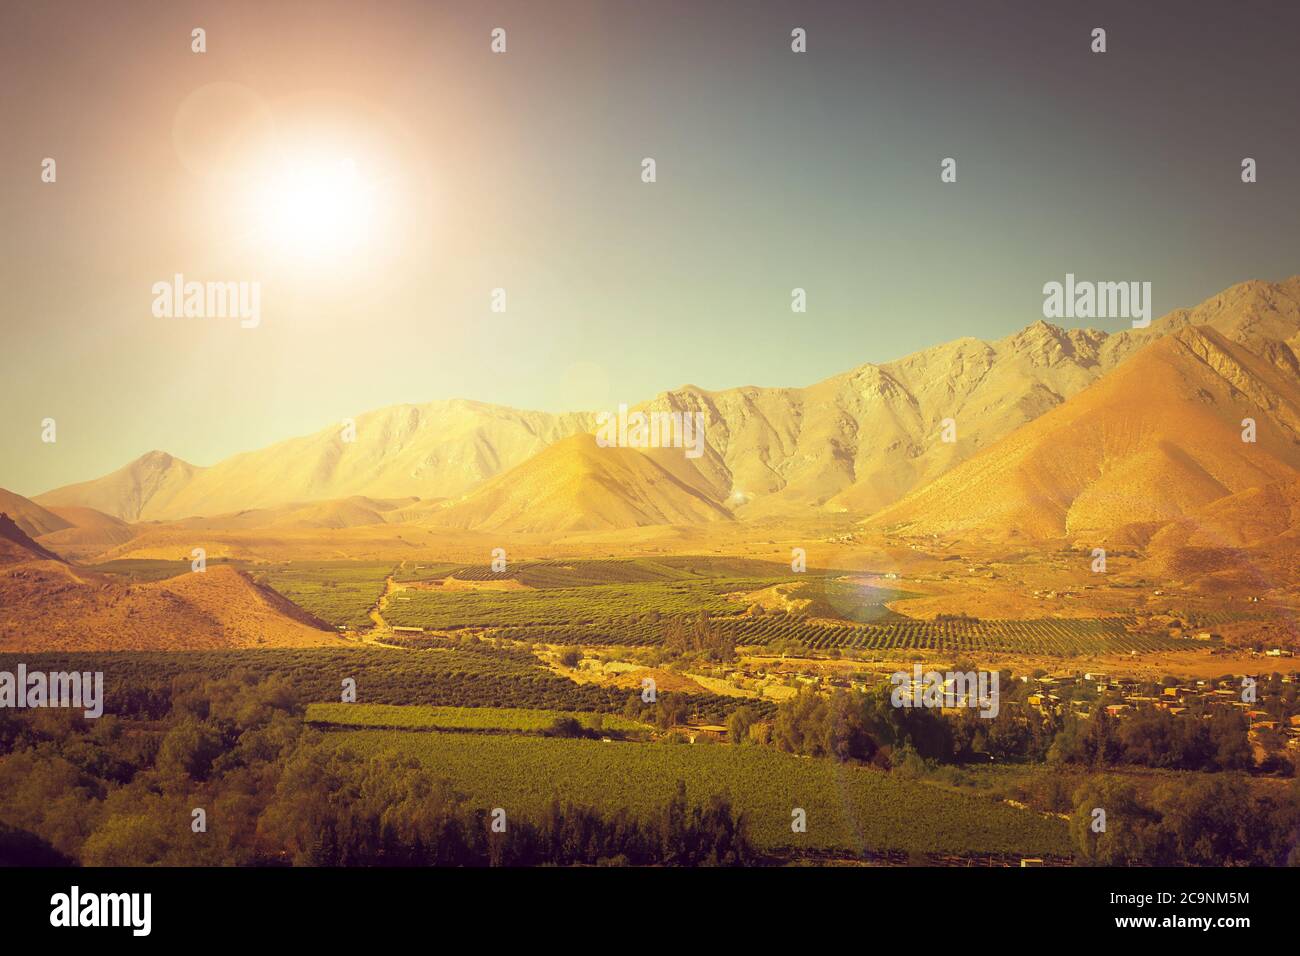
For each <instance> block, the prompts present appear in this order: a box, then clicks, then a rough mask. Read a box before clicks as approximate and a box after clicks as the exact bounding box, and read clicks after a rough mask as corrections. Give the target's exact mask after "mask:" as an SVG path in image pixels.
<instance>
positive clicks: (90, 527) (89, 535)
mask: <svg viewBox="0 0 1300 956" xmlns="http://www.w3.org/2000/svg"><path fill="white" fill-rule="evenodd" d="M49 510H50V511H51V512H52V513H53V514H55V515H58V517H60V518H62V519H63V520H64V521H66V522H68V524H69V525H70V527H67V528H63V529H61V530H59V531H51V532H49V533H48V534H44V535H41V538H40V542H41V544H43V545H46V546H48V547H50V548H53V549H54V550H55V551H57V552H58V553H59V554H61V555H63V556H64V557H65V558H69V559H70V560H73V561H80V560H83V559H85V558H89V557H93V556H95V555H99V554H102V553H104V552H105V551H107V550H109V549H110V548H115V547H118V546H120V545H122V544H125V543H126V542H128V541H130V540H131V539H132V538H134V537H135V536H136V534H137V533H138V531H137V529H136V528H135V527H134V526H132V525H129V524H127V523H126V522H125V521H123V520H122V519H120V518H114V517H113V516H112V515H106V514H104V513H103V512H102V511H96V510H95V509H94V508H80V507H76V506H67V507H59V508H51V509H49Z"/></svg>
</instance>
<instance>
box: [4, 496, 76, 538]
mask: <svg viewBox="0 0 1300 956" xmlns="http://www.w3.org/2000/svg"><path fill="white" fill-rule="evenodd" d="M0 511H3V512H4V513H5V514H7V515H8V516H9V517H10V518H12V519H13V522H14V524H16V525H17V526H18V527H19V528H21V529H22V531H23V534H26V535H28V536H30V537H33V538H39V537H40V536H41V535H43V534H49V533H50V532H51V531H60V530H62V529H64V528H70V527H72V525H71V523H70V522H68V521H66V520H65V519H63V518H61V517H59V516H58V515H57V514H55V513H54V512H52V511H50V510H48V509H46V508H42V507H41V506H40V505H38V504H37V503H36V502H34V501H32V500H31V499H29V498H24V497H23V496H22V495H19V494H15V493H14V492H12V491H6V490H5V489H3V488H0Z"/></svg>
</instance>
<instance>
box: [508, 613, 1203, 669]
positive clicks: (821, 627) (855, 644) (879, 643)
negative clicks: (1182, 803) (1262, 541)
mask: <svg viewBox="0 0 1300 956" xmlns="http://www.w3.org/2000/svg"><path fill="white" fill-rule="evenodd" d="M668 623H669V622H668V620H667V619H666V618H658V619H654V618H649V617H646V616H642V617H640V618H626V619H624V620H621V621H608V622H598V623H593V624H586V625H574V624H537V625H528V626H512V627H500V628H491V629H488V631H487V633H490V634H491V635H492V636H494V637H499V638H505V639H508V640H514V641H523V642H529V643H539V644H575V645H588V646H592V645H607V646H623V647H648V646H652V645H655V644H659V643H661V642H662V641H663V636H664V631H665V629H666V628H667V627H668ZM1124 624H1125V622H1124V621H1123V620H1122V619H1095V620H1089V619H1074V620H1065V619H1062V620H1056V619H1051V618H1044V619H1041V620H1030V621H979V622H970V623H954V622H934V621H915V620H911V619H908V618H904V617H899V616H894V617H893V618H891V619H887V620H884V621H882V622H880V623H876V624H869V625H863V624H852V623H847V622H846V623H844V624H832V623H821V622H812V621H808V620H806V619H803V618H801V617H798V616H795V615H789V614H767V615H763V616H759V617H749V616H732V617H715V618H713V619H712V625H713V626H714V627H715V628H717V629H718V630H720V631H722V632H723V633H724V634H726V635H727V636H729V637H730V638H731V639H732V640H733V641H734V642H735V643H736V645H737V647H752V648H758V647H764V646H767V645H771V644H789V643H791V642H794V643H797V644H798V645H801V646H802V647H805V648H807V649H808V650H810V651H830V650H835V649H838V650H841V651H844V650H854V651H864V652H874V651H879V652H882V653H899V652H908V651H927V650H928V651H951V652H954V653H963V652H979V651H987V652H1001V653H1020V654H1041V655H1050V656H1057V657H1065V658H1068V657H1072V656H1077V655H1084V654H1103V653H1121V654H1122V653H1128V652H1129V651H1137V652H1138V653H1147V652H1151V651H1160V650H1188V649H1191V648H1195V647H1204V646H1205V642H1203V641H1194V640H1192V639H1190V638H1178V637H1169V636H1167V635H1157V634H1142V633H1131V632H1129V631H1128V630H1127V629H1126V628H1125V627H1124Z"/></svg>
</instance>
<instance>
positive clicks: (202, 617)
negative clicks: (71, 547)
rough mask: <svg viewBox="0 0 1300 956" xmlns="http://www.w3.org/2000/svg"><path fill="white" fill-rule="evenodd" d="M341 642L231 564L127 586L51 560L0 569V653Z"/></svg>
mask: <svg viewBox="0 0 1300 956" xmlns="http://www.w3.org/2000/svg"><path fill="white" fill-rule="evenodd" d="M340 642H341V639H340V638H339V637H338V636H337V635H336V634H335V633H334V632H333V631H331V630H330V629H329V628H328V627H327V626H326V625H324V624H322V623H321V622H319V621H316V620H315V619H314V618H312V617H311V616H310V615H308V614H307V613H306V612H304V611H302V610H301V609H300V608H298V607H297V606H295V605H293V604H291V603H290V602H289V601H287V600H285V599H284V598H283V597H281V596H280V595H278V594H276V593H275V592H274V591H271V590H270V589H268V588H264V587H261V586H260V585H258V584H256V583H255V582H253V581H252V580H251V579H250V578H249V577H248V576H247V575H246V574H244V573H243V572H241V571H237V570H235V569H234V568H230V567H225V566H212V567H209V568H208V569H207V571H205V572H203V573H188V574H183V575H181V576H179V577H176V578H171V579H169V580H165V581H155V582H151V583H148V584H129V583H125V582H122V581H120V580H118V579H114V578H112V577H110V576H107V575H102V574H96V573H94V572H90V571H86V570H84V569H79V568H75V567H72V566H69V565H67V564H62V563H57V562H54V561H27V562H23V563H19V564H8V565H5V566H3V567H0V649H3V650H7V651H14V650H20V651H42V650H61V651H66V650H78V651H87V650H103V651H108V650H202V649H217V648H236V647H313V646H320V645H335V644H338V643H340Z"/></svg>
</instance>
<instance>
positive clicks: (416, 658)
mask: <svg viewBox="0 0 1300 956" xmlns="http://www.w3.org/2000/svg"><path fill="white" fill-rule="evenodd" d="M19 662H22V663H25V664H26V665H27V667H28V668H29V669H30V670H33V671H35V670H42V671H68V670H82V671H85V670H89V671H92V672H93V671H102V672H103V674H104V695H105V702H106V703H105V712H106V713H111V714H117V715H121V716H144V717H158V716H162V715H163V714H165V713H166V712H167V710H168V708H169V706H170V704H169V700H170V694H171V689H172V686H173V682H174V681H175V680H176V679H177V678H178V677H183V676H198V677H208V678H224V677H228V676H230V675H231V674H232V673H234V672H236V671H246V672H251V673H253V674H256V675H257V676H258V677H261V678H267V677H273V676H274V677H280V678H282V679H283V680H284V681H285V682H286V683H287V684H288V686H289V687H290V688H292V690H293V691H294V692H295V694H296V695H297V696H298V698H299V699H300V700H302V701H303V702H304V703H306V702H324V701H338V700H339V699H340V695H341V688H342V681H343V679H344V678H348V677H350V678H353V679H354V680H356V682H357V702H358V705H360V704H426V705H434V706H440V707H507V708H516V707H521V708H528V709H536V710H554V711H562V712H565V713H569V712H573V711H587V712H591V713H597V712H598V713H605V714H614V713H619V712H621V711H622V710H623V708H624V706H625V705H626V704H627V702H628V699H629V698H631V697H636V698H638V699H639V691H633V690H621V689H616V688H613V687H602V686H599V685H596V684H579V683H576V682H574V681H571V680H569V679H568V678H565V677H560V676H559V675H557V674H554V673H552V672H551V671H549V670H547V669H546V668H545V667H543V666H542V665H541V663H540V662H539V661H538V660H537V658H536V657H534V656H533V655H532V654H530V653H528V652H527V651H525V650H509V649H504V648H490V647H484V648H483V649H479V650H466V649H461V648H450V649H438V650H420V651H415V650H394V649H388V648H378V647H356V648H337V649H336V648H301V649H300V648H295V649H265V650H261V649H259V650H238V651H182V652H171V653H169V652H162V651H121V652H95V653H84V654H69V653H48V654H25V655H21V656H18V655H13V654H0V670H9V671H14V670H15V669H16V668H17V666H18V664H19ZM666 696H669V695H668V694H667V693H661V694H660V697H661V698H663V697H666ZM690 701H691V708H692V711H693V712H697V713H698V714H699V715H700V717H701V719H703V720H707V721H709V722H717V721H721V720H725V719H726V716H727V714H729V713H730V712H731V711H732V710H734V709H735V708H736V707H738V706H740V705H742V704H743V703H745V701H744V700H742V699H740V698H731V697H723V696H718V695H713V694H693V695H691V696H690Z"/></svg>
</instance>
